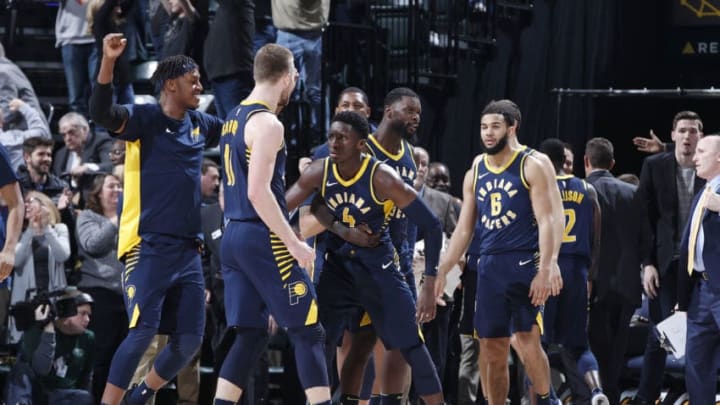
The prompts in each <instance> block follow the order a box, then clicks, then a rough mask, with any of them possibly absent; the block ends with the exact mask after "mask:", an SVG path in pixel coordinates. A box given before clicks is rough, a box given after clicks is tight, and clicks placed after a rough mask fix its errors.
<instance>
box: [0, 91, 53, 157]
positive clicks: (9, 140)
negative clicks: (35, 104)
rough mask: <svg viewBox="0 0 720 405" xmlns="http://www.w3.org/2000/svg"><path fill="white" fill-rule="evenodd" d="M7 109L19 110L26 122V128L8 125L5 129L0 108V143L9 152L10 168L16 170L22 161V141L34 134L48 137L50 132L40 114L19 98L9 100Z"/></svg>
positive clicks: (11, 110) (10, 110)
mask: <svg viewBox="0 0 720 405" xmlns="http://www.w3.org/2000/svg"><path fill="white" fill-rule="evenodd" d="M8 111H9V112H11V113H12V112H15V111H18V112H20V115H22V116H23V118H24V119H25V122H26V124H27V129H19V128H16V129H10V128H9V126H8V128H7V129H5V128H4V122H3V119H4V115H5V114H4V113H3V111H2V110H0V143H1V144H2V145H3V146H4V147H5V148H6V149H7V151H8V153H9V154H10V162H11V165H12V169H13V170H15V171H17V169H18V167H19V166H20V165H21V164H22V163H23V152H22V145H23V142H25V140H26V139H28V138H31V137H35V136H37V137H42V138H47V139H50V133H49V132H48V129H47V124H46V123H45V121H44V120H43V119H42V115H41V114H40V113H38V112H37V111H35V109H34V108H32V107H30V105H28V104H27V103H25V102H24V101H22V100H20V99H19V98H15V99H13V100H11V101H10V103H9V104H8Z"/></svg>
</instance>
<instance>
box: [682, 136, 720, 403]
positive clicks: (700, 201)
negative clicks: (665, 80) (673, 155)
mask: <svg viewBox="0 0 720 405" xmlns="http://www.w3.org/2000/svg"><path fill="white" fill-rule="evenodd" d="M693 161H694V162H695V168H696V170H697V176H698V177H700V178H702V179H705V180H706V181H707V186H706V187H705V189H704V190H703V191H702V192H701V193H698V194H697V195H696V196H695V199H694V201H693V204H692V208H691V210H690V212H691V214H690V218H689V222H688V226H686V227H685V230H684V231H683V237H682V242H681V248H680V260H679V261H680V267H679V269H678V274H679V277H678V281H679V285H678V310H679V311H687V342H686V346H685V347H686V349H685V386H686V387H687V390H688V394H689V395H690V403H692V404H713V403H715V392H716V385H717V379H718V361H717V356H716V354H717V351H718V348H719V347H720V322H718V316H720V314H718V302H719V300H720V291H719V287H718V280H720V238H719V237H718V236H720V216H718V214H717V211H718V209H719V206H718V205H719V204H718V195H717V193H718V189H720V136H718V135H708V136H706V137H704V138H702V139H700V141H698V144H697V149H696V150H695V156H694V157H693ZM709 210H712V211H714V212H708V211H709Z"/></svg>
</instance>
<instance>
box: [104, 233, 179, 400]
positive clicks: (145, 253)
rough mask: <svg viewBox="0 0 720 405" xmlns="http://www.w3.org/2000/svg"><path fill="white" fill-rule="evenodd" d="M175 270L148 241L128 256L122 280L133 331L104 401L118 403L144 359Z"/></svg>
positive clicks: (116, 357) (113, 365)
mask: <svg viewBox="0 0 720 405" xmlns="http://www.w3.org/2000/svg"><path fill="white" fill-rule="evenodd" d="M171 273H172V271H171V269H169V268H168V266H167V262H166V261H165V260H164V256H163V252H162V251H159V250H158V249H156V247H155V246H153V245H151V244H149V243H146V242H144V241H143V242H141V243H140V244H138V245H137V246H135V247H134V248H133V249H132V250H131V251H130V252H128V254H127V255H126V256H125V271H124V272H123V275H122V282H123V289H124V291H125V297H124V298H125V305H126V309H127V313H128V319H129V320H130V324H129V331H128V335H127V336H126V337H125V339H124V340H123V342H122V343H121V344H120V346H118V348H117V350H116V351H115V355H114V356H113V360H112V363H111V365H110V372H109V373H108V381H107V383H106V385H105V390H104V392H103V396H102V400H101V403H102V404H104V405H118V404H119V403H120V400H121V399H122V397H123V395H124V394H125V390H126V389H127V388H128V385H129V383H130V379H131V378H132V374H133V372H134V371H135V369H136V368H137V365H138V363H139V362H140V358H141V357H142V355H143V353H145V350H146V349H147V347H148V346H149V345H150V342H151V341H152V339H153V337H154V336H155V334H156V333H157V329H158V326H159V324H160V312H161V308H162V305H163V302H164V299H165V293H166V291H167V288H168V286H169V280H170V277H171V275H172V274H171Z"/></svg>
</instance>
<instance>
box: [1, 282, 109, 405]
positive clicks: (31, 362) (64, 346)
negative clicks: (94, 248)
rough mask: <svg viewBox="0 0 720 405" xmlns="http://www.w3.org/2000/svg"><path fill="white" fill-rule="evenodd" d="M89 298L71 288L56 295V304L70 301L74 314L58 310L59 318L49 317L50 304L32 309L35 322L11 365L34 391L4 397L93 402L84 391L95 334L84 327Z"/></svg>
mask: <svg viewBox="0 0 720 405" xmlns="http://www.w3.org/2000/svg"><path fill="white" fill-rule="evenodd" d="M65 302H67V304H64V303H65ZM92 302H93V299H92V297H90V295H88V294H86V293H82V292H80V291H78V290H76V289H74V288H73V289H67V292H66V294H65V295H64V296H62V297H60V299H58V301H57V304H56V308H61V307H62V308H68V307H69V306H71V305H72V306H73V307H74V308H75V311H74V312H75V313H74V314H69V313H68V314H64V313H61V314H59V316H60V318H59V319H53V318H54V316H55V314H53V313H52V312H51V309H50V305H47V304H46V305H40V306H38V307H37V308H36V309H35V320H36V321H37V322H36V324H35V325H34V326H33V327H31V328H30V329H28V331H27V332H26V333H25V335H24V336H23V338H22V342H21V343H22V351H21V356H20V359H19V361H18V364H17V365H16V367H17V368H16V369H15V371H16V372H17V371H18V370H21V372H25V373H27V375H28V376H29V377H30V381H31V385H32V386H33V389H32V392H33V394H34V395H32V397H25V398H18V397H17V396H16V395H11V396H10V397H9V398H6V400H8V403H13V404H15V403H34V404H40V405H42V404H52V405H92V404H94V401H93V397H92V395H91V394H90V393H89V392H88V388H89V387H90V379H91V378H92V364H93V356H94V353H95V337H94V335H93V333H92V332H91V331H89V330H87V326H88V322H90V315H92ZM70 311H71V312H72V310H70ZM11 386H12V385H11ZM13 388H15V387H12V388H11V389H10V390H9V391H11V392H12V391H13Z"/></svg>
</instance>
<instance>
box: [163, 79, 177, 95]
mask: <svg viewBox="0 0 720 405" xmlns="http://www.w3.org/2000/svg"><path fill="white" fill-rule="evenodd" d="M163 87H164V88H165V90H167V91H170V92H173V91H175V89H176V88H177V79H167V80H165V84H163Z"/></svg>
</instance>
